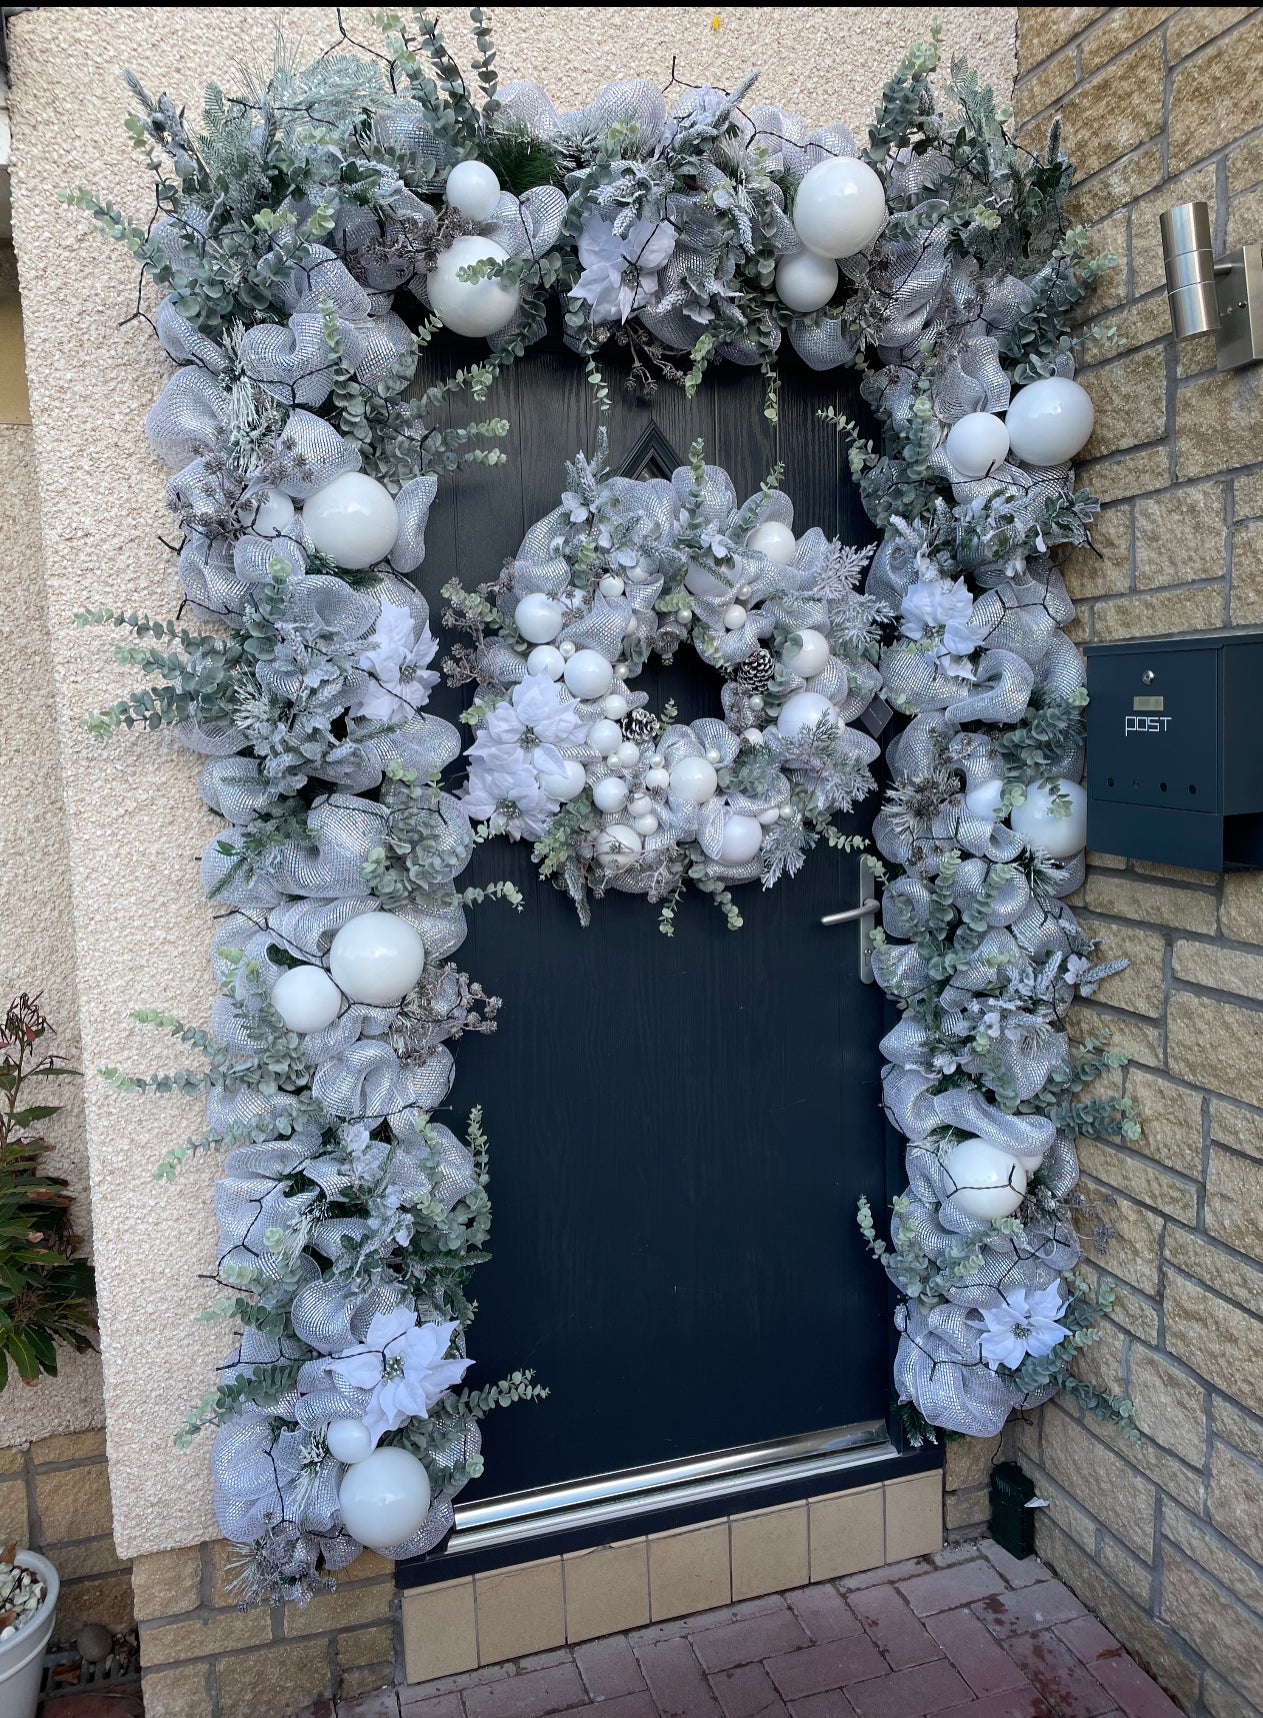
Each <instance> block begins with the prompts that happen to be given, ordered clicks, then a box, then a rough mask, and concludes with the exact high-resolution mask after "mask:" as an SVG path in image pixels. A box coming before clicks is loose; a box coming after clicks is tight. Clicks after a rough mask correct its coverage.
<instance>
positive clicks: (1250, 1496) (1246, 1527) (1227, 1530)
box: [1209, 1443, 1263, 1563]
mask: <svg viewBox="0 0 1263 1718" xmlns="http://www.w3.org/2000/svg"><path fill="white" fill-rule="evenodd" d="M1209 1514H1210V1519H1211V1522H1212V1523H1213V1525H1214V1526H1216V1527H1217V1528H1218V1529H1219V1531H1220V1532H1221V1533H1222V1534H1223V1535H1224V1537H1225V1538H1226V1539H1230V1540H1231V1541H1232V1543H1233V1544H1234V1545H1237V1546H1240V1548H1241V1550H1243V1551H1244V1552H1245V1553H1246V1555H1247V1556H1248V1557H1251V1558H1253V1559H1254V1561H1255V1562H1256V1563H1263V1474H1260V1472H1259V1470H1258V1469H1257V1468H1256V1467H1255V1466H1254V1465H1253V1464H1252V1463H1250V1462H1246V1461H1242V1459H1241V1457H1240V1456H1239V1455H1238V1453H1237V1452H1236V1450H1234V1449H1230V1448H1229V1446H1228V1445H1227V1444H1220V1443H1217V1444H1216V1445H1215V1446H1214V1449H1213V1450H1212V1452H1211V1462H1210V1496H1209Z"/></svg>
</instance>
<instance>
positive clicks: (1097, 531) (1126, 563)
mask: <svg viewBox="0 0 1263 1718" xmlns="http://www.w3.org/2000/svg"><path fill="white" fill-rule="evenodd" d="M1061 571H1062V574H1063V576H1064V577H1065V581H1066V589H1067V590H1068V591H1069V593H1070V595H1071V596H1072V597H1073V598H1074V600H1075V601H1076V602H1083V601H1084V600H1085V599H1087V598H1089V597H1099V596H1103V595H1116V594H1117V593H1118V592H1120V591H1126V590H1130V589H1131V508H1130V507H1105V508H1103V509H1102V510H1101V512H1100V513H1099V514H1098V515H1097V517H1096V518H1095V519H1094V520H1093V521H1092V542H1091V546H1090V547H1089V546H1088V545H1087V544H1084V545H1083V546H1082V547H1081V548H1077V549H1074V550H1072V551H1071V553H1070V554H1069V555H1068V556H1067V557H1066V559H1065V561H1064V562H1063V563H1062V568H1061Z"/></svg>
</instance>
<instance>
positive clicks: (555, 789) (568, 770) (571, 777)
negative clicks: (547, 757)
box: [539, 758, 588, 805]
mask: <svg viewBox="0 0 1263 1718" xmlns="http://www.w3.org/2000/svg"><path fill="white" fill-rule="evenodd" d="M539 785H540V786H541V787H542V788H543V790H544V792H545V793H546V794H547V795H548V797H549V799H557V800H560V801H561V803H562V804H563V805H565V804H566V803H567V802H568V801H569V800H572V799H577V798H578V797H579V795H580V794H581V793H582V792H583V790H584V788H585V787H586V786H587V785H588V778H587V776H586V775H585V774H584V773H583V765H582V764H577V763H575V761H574V759H573V758H563V759H562V764H561V770H560V771H559V772H558V771H556V770H541V771H540V773H539Z"/></svg>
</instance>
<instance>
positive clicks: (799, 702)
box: [776, 692, 838, 740]
mask: <svg viewBox="0 0 1263 1718" xmlns="http://www.w3.org/2000/svg"><path fill="white" fill-rule="evenodd" d="M822 717H824V718H826V719H827V720H828V721H831V722H835V723H836V722H837V719H838V713H837V711H836V710H835V709H834V707H833V705H832V704H831V703H830V702H829V700H828V699H827V698H825V697H823V696H822V695H821V694H820V693H819V692H795V693H794V695H793V697H792V698H786V700H785V702H784V703H783V704H782V705H781V710H780V714H779V715H778V716H777V718H776V726H777V730H778V731H779V732H780V733H782V734H784V736H785V738H786V739H787V740H792V739H793V738H794V736H795V734H800V733H801V732H802V731H803V729H804V728H814V727H815V725H816V723H817V722H819V721H820V720H821V718H822Z"/></svg>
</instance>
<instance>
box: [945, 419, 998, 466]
mask: <svg viewBox="0 0 1263 1718" xmlns="http://www.w3.org/2000/svg"><path fill="white" fill-rule="evenodd" d="M946 452H947V457H948V459H949V460H951V462H952V469H953V471H956V472H958V473H959V474H960V476H961V477H986V475H987V474H988V472H991V471H994V470H995V468H996V466H997V465H1002V464H1003V463H1004V461H1005V460H1006V459H1007V458H1008V453H1009V432H1008V430H1007V429H1005V427H1004V420H1003V419H1002V418H998V417H996V415H995V414H994V412H966V413H965V415H964V417H963V418H957V420H956V422H955V423H954V424H953V425H952V427H951V429H949V430H948V432H947V443H946Z"/></svg>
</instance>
